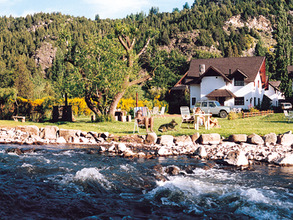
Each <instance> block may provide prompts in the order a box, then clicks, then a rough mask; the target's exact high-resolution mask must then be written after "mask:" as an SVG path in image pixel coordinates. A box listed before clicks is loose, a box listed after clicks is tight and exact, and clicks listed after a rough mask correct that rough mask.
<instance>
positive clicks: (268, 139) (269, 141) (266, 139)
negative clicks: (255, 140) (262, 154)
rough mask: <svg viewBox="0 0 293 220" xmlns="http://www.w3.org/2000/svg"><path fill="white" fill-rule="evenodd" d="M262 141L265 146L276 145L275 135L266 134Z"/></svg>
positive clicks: (276, 138)
mask: <svg viewBox="0 0 293 220" xmlns="http://www.w3.org/2000/svg"><path fill="white" fill-rule="evenodd" d="M263 140H264V142H265V143H266V144H273V145H275V144H276V143H277V140H278V137H277V135H276V134H275V133H270V134H266V135H264V136H263Z"/></svg>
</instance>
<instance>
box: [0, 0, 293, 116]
mask: <svg viewBox="0 0 293 220" xmlns="http://www.w3.org/2000/svg"><path fill="white" fill-rule="evenodd" d="M292 9H293V4H292V1H282V0H280V1H272V0H265V1H250V0H237V1H230V0H225V1H210V0H204V1H195V2H194V4H193V5H192V6H189V5H188V4H185V5H184V7H183V9H182V10H179V9H178V8H175V9H174V10H173V12H172V13H160V12H159V9H158V8H151V9H150V11H149V14H147V15H146V14H144V13H137V14H131V15H129V16H127V17H126V18H124V19H116V20H110V19H100V18H99V16H98V15H97V16H96V18H95V20H90V19H86V18H84V17H78V18H75V17H72V16H69V15H62V14H61V13H58V12H56V13H51V14H46V13H37V14H34V15H28V16H26V17H25V18H23V17H20V18H14V17H12V16H11V17H6V16H4V17H1V18H0V29H1V33H0V67H1V68H0V69H1V70H0V79H1V80H0V107H1V110H2V108H3V106H5V105H6V104H7V103H6V102H7V100H8V99H7V95H10V98H12V100H13V101H15V96H18V97H23V98H26V99H31V100H35V99H41V98H43V97H48V96H52V97H54V98H57V99H60V98H61V97H63V95H64V94H65V93H68V96H69V98H75V97H79V98H81V97H83V98H85V99H86V100H87V101H88V102H87V104H88V107H90V109H91V110H92V111H94V112H96V113H98V114H102V115H107V114H110V113H111V114H112V113H113V111H114V107H115V106H116V104H118V103H117V101H118V100H119V99H120V98H122V96H123V94H124V96H123V98H135V95H136V93H137V94H138V96H139V99H140V100H145V99H149V100H154V99H155V98H158V99H159V100H160V101H161V100H166V101H167V102H169V104H170V105H171V104H172V105H177V107H178V105H183V104H186V100H188V97H185V96H184V95H182V96H180V97H176V98H174V97H170V95H169V93H168V91H169V90H170V89H171V88H172V87H173V86H174V84H175V83H176V82H177V81H178V80H179V79H180V78H181V77H182V76H183V74H184V73H185V72H186V71H187V69H188V64H189V61H190V59H191V58H211V57H232V56H233V57H237V56H266V61H267V62H266V64H267V73H268V74H267V75H268V76H269V78H270V80H282V84H281V88H282V90H283V91H284V92H285V93H286V96H288V97H289V96H290V91H289V90H287V88H290V87H289V86H288V85H289V84H290V80H288V75H287V70H286V67H287V66H288V65H292V62H293V61H292V60H293V59H291V54H292V51H283V50H282V48H286V50H289V49H290V48H292V47H291V46H290V45H291V42H292V40H291V39H292V21H293V16H292V13H291V12H292ZM255 19H256V20H255ZM255 23H257V24H259V25H255ZM125 42H128V45H127V44H125ZM131 42H133V47H132V46H131V47H130V44H131ZM141 52H144V53H141ZM282 53H285V55H286V56H284V54H282ZM96 54H99V56H98V57H100V59H98V60H97V59H95V58H96V57H97V56H95V55H96ZM283 57H286V59H283ZM121 58H125V59H121ZM145 80H147V81H145ZM141 82H144V83H141ZM109 88H111V89H109ZM11 89H13V90H11ZM174 100H176V102H174ZM91 101H95V102H91ZM113 103H114V104H113ZM174 109H175V108H174V107H173V106H172V108H170V110H174ZM14 113H16V112H14ZM3 118H5V117H2V116H1V119H3Z"/></svg>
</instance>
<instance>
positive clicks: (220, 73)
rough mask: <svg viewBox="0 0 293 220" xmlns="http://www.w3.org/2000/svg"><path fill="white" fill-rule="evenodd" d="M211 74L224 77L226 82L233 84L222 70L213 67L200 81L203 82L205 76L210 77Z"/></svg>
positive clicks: (201, 76)
mask: <svg viewBox="0 0 293 220" xmlns="http://www.w3.org/2000/svg"><path fill="white" fill-rule="evenodd" d="M211 74H212V75H213V74H216V75H219V76H222V77H223V78H224V79H225V80H226V81H229V82H231V80H230V79H229V78H228V77H227V76H226V75H225V74H224V73H222V72H221V70H219V69H217V68H216V67H213V66H210V67H209V68H208V69H207V70H206V71H205V72H204V73H203V74H202V75H200V77H199V80H201V79H202V78H203V77H205V76H210V75H211Z"/></svg>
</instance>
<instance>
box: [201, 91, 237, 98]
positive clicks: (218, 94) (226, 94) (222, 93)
mask: <svg viewBox="0 0 293 220" xmlns="http://www.w3.org/2000/svg"><path fill="white" fill-rule="evenodd" d="M206 97H208V98H215V97H230V98H235V97H236V96H235V95H234V94H233V93H232V92H231V91H230V90H228V89H215V90H214V91H212V92H211V93H209V94H208V95H206Z"/></svg>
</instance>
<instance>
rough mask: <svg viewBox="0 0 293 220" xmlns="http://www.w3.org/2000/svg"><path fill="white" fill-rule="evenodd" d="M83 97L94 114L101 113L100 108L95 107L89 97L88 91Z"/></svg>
mask: <svg viewBox="0 0 293 220" xmlns="http://www.w3.org/2000/svg"><path fill="white" fill-rule="evenodd" d="M84 99H85V102H86V104H87V106H88V107H89V109H90V110H92V111H93V112H94V113H95V115H101V112H100V110H99V109H98V108H97V107H96V105H95V104H94V102H93V101H92V99H91V95H90V94H89V93H88V92H86V94H85V97H84Z"/></svg>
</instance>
